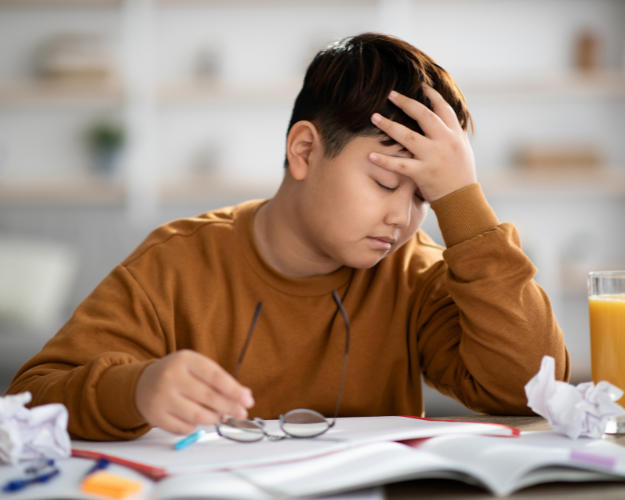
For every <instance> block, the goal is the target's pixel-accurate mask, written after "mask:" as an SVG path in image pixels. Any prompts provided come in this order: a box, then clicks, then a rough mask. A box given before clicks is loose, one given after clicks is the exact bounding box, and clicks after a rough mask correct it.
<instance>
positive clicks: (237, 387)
mask: <svg viewBox="0 0 625 500" xmlns="http://www.w3.org/2000/svg"><path fill="white" fill-rule="evenodd" d="M189 370H190V371H191V373H192V374H193V375H194V376H195V377H196V378H198V379H199V380H200V381H201V382H203V383H205V384H207V385H208V386H209V387H211V388H213V389H214V390H215V391H217V392H219V393H220V394H222V395H223V396H225V397H226V398H228V399H231V400H232V401H235V402H237V403H239V404H241V405H243V406H244V407H245V408H251V407H252V406H254V398H253V397H252V391H251V390H250V389H248V388H247V387H243V386H242V385H241V384H239V382H237V381H236V380H235V379H234V377H232V375H230V374H229V373H228V372H226V371H225V370H224V369H223V368H222V367H221V366H219V365H218V364H217V363H215V362H214V361H213V360H211V359H208V358H205V357H201V358H197V360H196V362H194V363H191V364H190V365H189Z"/></svg>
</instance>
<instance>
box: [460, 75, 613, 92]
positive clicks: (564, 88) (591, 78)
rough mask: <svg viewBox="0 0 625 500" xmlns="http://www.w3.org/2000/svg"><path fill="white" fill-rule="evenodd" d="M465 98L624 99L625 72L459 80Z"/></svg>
mask: <svg viewBox="0 0 625 500" xmlns="http://www.w3.org/2000/svg"><path fill="white" fill-rule="evenodd" d="M458 84H459V86H460V89H461V90H462V92H463V93H464V94H465V95H466V96H467V97H480V98H491V97H514V96H536V95H544V96H548V97H592V96H597V97H625V71H597V72H592V73H564V74H559V75H552V76H550V77H545V78H541V79H538V80H525V81H523V80H515V81H509V82H505V81H501V82H497V81H493V82H478V81H471V80H466V81H463V80H460V81H459V82H458Z"/></svg>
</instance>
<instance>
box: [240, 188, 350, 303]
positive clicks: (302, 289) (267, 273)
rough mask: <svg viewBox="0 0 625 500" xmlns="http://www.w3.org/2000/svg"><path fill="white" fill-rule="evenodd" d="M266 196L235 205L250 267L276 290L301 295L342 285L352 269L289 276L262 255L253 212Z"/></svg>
mask: <svg viewBox="0 0 625 500" xmlns="http://www.w3.org/2000/svg"><path fill="white" fill-rule="evenodd" d="M267 201H269V200H254V201H250V202H246V203H243V204H241V205H239V206H238V207H237V209H238V210H237V213H236V215H235V221H234V224H235V228H236V232H237V236H238V239H239V242H240V244H241V248H242V249H243V253H244V254H245V258H246V260H247V262H248V263H249V265H250V266H251V267H252V269H253V270H254V271H255V272H256V274H258V276H259V277H260V278H261V279H262V280H263V281H265V283H267V284H268V285H270V286H271V287H273V288H275V289H276V290H278V291H280V292H283V293H286V294H289V295H296V296H300V297H314V296H318V295H325V294H327V293H331V292H332V290H335V289H339V288H341V287H342V286H343V285H345V284H346V283H347V282H348V281H349V279H350V277H351V276H352V274H353V271H354V269H353V268H351V267H347V266H342V267H340V268H339V269H337V270H336V271H334V272H332V273H330V274H320V275H318V276H312V277H310V278H292V277H290V276H287V275H285V274H282V273H281V272H279V271H277V270H276V269H274V268H273V267H272V266H271V265H269V264H268V263H267V261H266V260H265V259H264V258H263V257H262V255H261V254H260V252H259V250H258V246H257V245H256V240H255V239H254V225H253V224H254V214H255V213H256V210H258V208H259V207H260V206H261V205H263V204H264V203H266V202H267Z"/></svg>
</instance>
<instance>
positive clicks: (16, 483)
mask: <svg viewBox="0 0 625 500" xmlns="http://www.w3.org/2000/svg"><path fill="white" fill-rule="evenodd" d="M60 472H61V471H60V470H59V469H53V470H51V471H50V472H46V473H45V474H41V475H39V476H35V477H28V478H24V479H14V480H12V481H9V482H8V483H6V484H5V485H4V486H3V487H2V491H4V492H5V493H8V492H9V491H18V490H21V489H22V488H26V486H28V485H29V484H35V483H47V482H48V481H50V479H52V478H53V477H55V476H57V475H59V474H60Z"/></svg>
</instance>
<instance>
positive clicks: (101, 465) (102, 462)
mask: <svg viewBox="0 0 625 500" xmlns="http://www.w3.org/2000/svg"><path fill="white" fill-rule="evenodd" d="M110 463H111V462H110V460H109V459H108V458H100V459H98V461H97V462H96V463H95V464H93V467H91V469H89V470H88V471H87V473H86V474H85V477H87V476H89V475H90V474H93V473H94V472H97V471H99V470H102V469H106V468H107V467H108V466H109V464H110Z"/></svg>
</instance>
